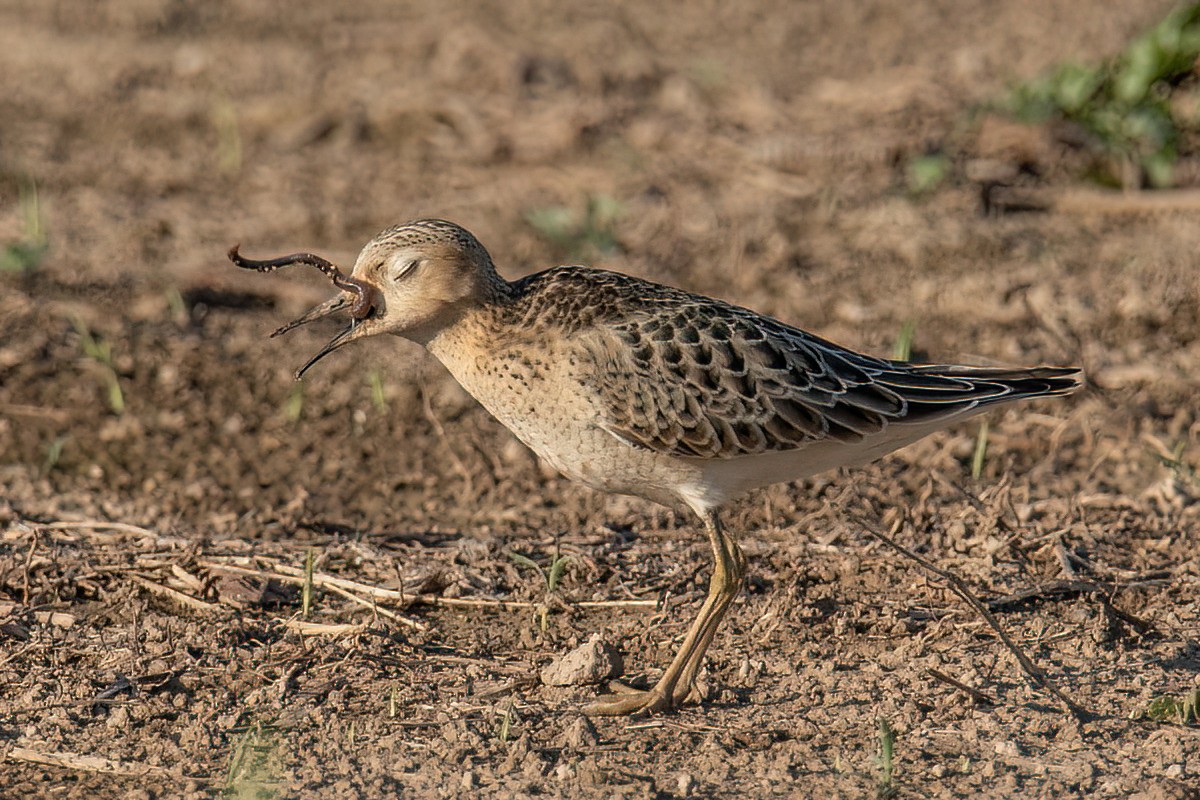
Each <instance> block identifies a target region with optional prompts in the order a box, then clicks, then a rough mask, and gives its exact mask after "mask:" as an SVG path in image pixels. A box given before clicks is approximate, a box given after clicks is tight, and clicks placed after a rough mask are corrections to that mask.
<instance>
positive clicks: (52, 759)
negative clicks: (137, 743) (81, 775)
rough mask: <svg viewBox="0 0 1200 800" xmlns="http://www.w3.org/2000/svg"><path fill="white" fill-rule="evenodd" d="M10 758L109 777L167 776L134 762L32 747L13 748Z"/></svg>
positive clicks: (156, 768) (149, 766)
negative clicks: (44, 750) (97, 773)
mask: <svg viewBox="0 0 1200 800" xmlns="http://www.w3.org/2000/svg"><path fill="white" fill-rule="evenodd" d="M8 757H9V758H10V759H11V760H13V761H24V762H26V763H29V764H45V765H47V766H51V767H65V768H66V769H75V770H80V771H82V772H102V773H105V774H107V775H129V776H134V777H139V776H144V775H167V774H169V773H168V772H167V770H165V769H163V768H162V767H156V766H154V765H152V764H140V763H137V762H132V761H117V760H115V759H111V758H104V757H102V756H82V755H79V754H78V753H68V752H65V751H61V750H60V751H58V752H50V753H47V752H42V751H40V750H34V749H33V748H30V747H20V746H17V747H13V748H12V749H10V750H9V751H8Z"/></svg>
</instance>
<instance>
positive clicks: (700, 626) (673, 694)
mask: <svg viewBox="0 0 1200 800" xmlns="http://www.w3.org/2000/svg"><path fill="white" fill-rule="evenodd" d="M704 527H705V529H706V530H707V532H708V539H709V542H710V543H711V544H712V549H713V559H714V562H715V563H714V565H713V574H712V578H711V579H710V580H709V582H708V596H707V597H705V598H704V604H703V605H702V606H700V613H699V614H697V616H696V620H695V621H694V622H693V623H692V626H691V627H690V628H689V629H688V632H687V635H686V636H685V637H684V639H683V644H682V645H680V647H679V652H678V653H676V654H675V658H674V659H673V660H672V661H671V665H670V666H669V667H667V671H666V672H664V673H663V675H662V677H661V678H659V679H658V683H656V684H655V685H654V688H652V689H650V690H648V691H644V692H629V693H625V694H618V695H609V696H607V697H603V698H600V699H599V700H597V701H595V702H593V703H589V704H588V705H587V706H585V707H584V711H586V712H587V713H589V714H601V715H609V716H616V715H620V714H652V713H654V712H656V711H665V710H667V709H669V708H672V707H674V706H676V705H679V704H680V703H682V702H684V701H685V700H687V701H698V700H700V699H701V698H700V697H699V696H698V693H697V691H696V674H697V673H698V672H699V671H700V664H701V662H702V661H703V660H704V653H705V651H706V650H708V646H709V644H711V643H712V639H713V636H714V635H715V634H716V632H717V627H718V626H719V625H720V624H721V619H722V618H723V617H724V616H725V612H726V611H728V610H729V605H730V603H732V602H733V600H734V598H735V597H737V595H738V592H739V591H740V590H741V588H742V580H743V578H745V576H746V559H745V557H744V556H743V555H742V550H741V548H740V547H738V544H737V542H735V541H734V540H733V538H732V537H730V536H729V535H728V534H727V533H725V530H724V529H723V528H722V527H721V523H720V520H719V519H718V518H717V515H716V512H713V511H709V512H707V513H706V514H705V515H704Z"/></svg>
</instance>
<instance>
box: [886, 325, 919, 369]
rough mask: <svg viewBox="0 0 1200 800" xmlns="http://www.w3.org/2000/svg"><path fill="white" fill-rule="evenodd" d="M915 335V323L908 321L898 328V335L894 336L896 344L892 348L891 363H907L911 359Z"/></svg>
mask: <svg viewBox="0 0 1200 800" xmlns="http://www.w3.org/2000/svg"><path fill="white" fill-rule="evenodd" d="M916 334H917V321H916V320H915V319H910V320H908V321H907V322H905V323H904V324H903V325H901V326H900V333H899V335H898V336H896V344H895V345H894V346H893V347H892V360H893V361H908V360H909V359H910V358H912V346H913V338H914V337H915V336H916Z"/></svg>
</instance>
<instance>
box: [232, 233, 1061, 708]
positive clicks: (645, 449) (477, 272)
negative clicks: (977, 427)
mask: <svg viewBox="0 0 1200 800" xmlns="http://www.w3.org/2000/svg"><path fill="white" fill-rule="evenodd" d="M230 258H231V259H233V261H234V262H235V263H237V264H238V265H239V266H243V267H247V268H253V269H258V270H260V271H270V270H273V269H276V268H278V267H281V266H286V265H288V264H292V263H303V264H309V265H311V266H316V267H317V268H319V269H321V270H322V271H324V272H325V273H326V274H327V275H329V276H330V277H331V278H333V279H334V283H335V284H336V285H337V287H338V288H339V289H340V290H341V291H340V293H339V294H338V295H337V296H335V297H334V298H333V299H331V300H329V301H328V302H326V303H324V304H322V305H320V306H318V307H317V308H314V309H313V310H312V311H310V312H309V313H307V314H305V315H304V316H303V317H301V318H300V319H298V320H296V321H295V322H293V323H291V324H290V325H287V326H285V327H284V328H281V329H280V330H279V331H277V333H281V332H283V331H286V330H290V329H291V328H293V327H295V326H296V325H299V324H303V323H305V322H310V321H312V320H315V319H320V318H322V317H327V316H330V315H333V314H337V313H339V312H343V311H344V312H347V313H348V314H349V316H350V324H349V326H348V327H347V328H345V329H344V330H343V331H342V332H341V333H339V334H337V336H335V337H334V338H333V339H332V340H331V341H330V342H329V344H328V345H326V346H325V347H324V348H323V349H322V350H321V351H320V352H319V353H318V354H317V355H316V356H314V357H313V358H312V359H311V360H310V361H309V362H308V363H307V364H306V365H305V366H304V367H303V368H302V369H301V370H300V372H299V373H297V376H298V377H299V375H301V374H303V372H304V371H305V370H307V369H308V368H309V367H311V366H312V365H313V364H314V363H316V361H317V360H318V359H320V358H322V357H324V356H325V355H327V354H329V353H331V352H333V351H334V350H336V349H338V348H341V347H343V346H345V345H348V344H350V343H351V342H354V341H357V340H359V339H363V338H366V337H368V336H375V335H377V334H384V333H388V334H395V335H397V336H401V337H404V338H406V339H410V340H412V341H414V342H417V343H419V344H421V345H424V346H425V348H426V349H428V350H429V352H430V353H432V354H433V355H434V356H436V357H437V358H438V360H440V361H441V362H442V364H444V365H445V366H446V368H447V369H448V370H449V371H450V373H451V374H452V375H453V376H454V377H455V378H456V379H457V380H458V382H459V383H460V384H462V386H463V388H465V389H466V390H467V391H468V392H469V393H470V394H471V395H473V396H474V397H475V398H476V399H477V400H478V401H479V402H480V404H482V405H483V407H484V408H486V409H487V410H488V411H489V412H491V413H492V415H493V416H495V417H496V419H498V420H499V421H500V422H501V423H503V424H504V425H505V426H506V427H508V429H509V430H511V431H512V432H513V433H514V434H515V435H516V436H517V437H518V438H519V439H520V440H521V441H523V442H524V443H525V444H527V445H528V446H529V447H530V448H531V449H532V450H533V451H534V452H536V453H537V454H538V455H539V456H541V457H542V458H543V459H545V460H546V461H547V462H549V463H550V464H551V465H553V466H554V467H555V468H556V469H558V470H559V471H561V472H562V473H563V474H565V475H567V476H569V477H571V478H573V479H575V480H577V481H581V482H582V483H585V484H587V485H588V486H591V487H594V488H596V489H600V490H603V491H606V492H618V493H624V494H632V495H638V496H641V497H644V498H647V499H649V500H653V501H656V502H659V503H663V504H666V505H669V506H679V505H683V506H687V507H688V508H690V509H691V510H692V511H694V512H695V514H696V515H697V516H698V517H699V518H700V520H701V521H702V522H703V524H704V527H705V529H706V530H707V532H708V538H709V541H710V543H711V545H712V551H713V557H714V560H715V568H714V570H713V574H712V578H711V581H710V583H709V588H708V596H707V597H706V598H705V600H704V603H703V605H702V606H701V607H700V611H699V614H698V615H697V617H696V619H695V621H694V622H693V623H692V625H691V627H690V628H689V629H688V631H687V634H686V636H685V637H684V640H683V643H682V645H681V646H680V648H679V651H678V653H677V655H676V656H675V658H674V659H673V660H672V662H671V664H670V665H669V666H668V667H667V669H666V671H665V672H664V673H663V675H662V677H661V678H660V679H659V680H658V682H657V683H656V684H655V685H654V686H653V688H651V689H649V690H646V691H630V692H629V693H621V694H617V695H611V696H607V697H603V698H600V699H599V700H597V701H596V702H593V703H591V704H589V705H588V706H587V707H586V709H585V710H587V711H589V712H591V713H598V714H629V713H653V712H657V711H662V710H665V709H669V708H672V707H675V706H678V705H679V704H681V703H683V702H694V701H699V700H701V699H703V698H701V697H699V696H698V690H697V684H696V677H697V673H698V672H699V669H700V665H701V662H702V660H703V658H704V653H705V651H706V650H707V649H708V646H709V644H710V643H711V642H712V639H713V635H714V634H715V633H716V630H717V627H718V625H719V624H720V622H721V619H722V617H723V616H724V615H725V612H726V611H727V610H728V609H729V605H730V603H731V602H732V601H733V600H734V598H735V597H736V596H737V594H738V592H739V590H740V588H741V586H742V582H743V579H744V577H745V574H746V562H745V558H744V557H743V555H742V551H741V548H740V547H739V546H738V544H737V542H736V541H735V539H734V538H733V536H731V535H730V534H729V533H728V532H727V531H725V529H724V528H723V527H722V525H721V522H720V520H719V518H718V511H719V509H720V508H721V506H722V505H724V504H725V503H727V502H728V501H729V500H731V499H732V498H734V497H736V496H738V495H740V494H742V493H743V492H746V491H748V490H750V489H755V488H758V487H762V486H766V485H769V484H773V483H779V482H783V481H792V480H796V479H799V478H804V477H807V476H809V475H813V474H815V473H818V472H823V471H825V470H830V469H833V468H835V467H841V466H849V465H854V464H862V463H865V462H867V461H870V460H872V459H875V458H878V457H879V456H882V455H884V454H885V453H889V452H891V451H893V450H895V449H897V448H899V447H903V446H904V445H906V444H909V443H911V442H914V441H916V440H917V439H920V438H921V437H923V436H925V435H926V434H929V433H931V432H933V431H936V430H938V429H939V428H943V427H945V426H946V425H949V424H950V423H952V422H956V421H959V420H962V419H965V418H967V417H969V416H971V415H972V414H976V413H978V412H981V411H983V410H984V409H985V408H988V407H991V406H994V405H999V404H1001V403H1008V402H1012V401H1015V400H1022V399H1025V398H1032V397H1046V396H1051V395H1062V394H1067V393H1068V392H1071V391H1072V390H1074V389H1075V388H1077V387H1078V385H1079V371H1078V370H1077V369H1074V368H1070V367H1036V368H1033V369H997V368H990V367H988V368H984V367H968V366H946V365H928V364H910V363H903V362H897V361H889V360H886V359H881V358H875V357H872V356H867V355H862V354H860V353H856V352H854V351H852V350H848V349H846V348H844V347H841V346H839V345H836V344H834V343H832V342H829V341H826V340H824V339H821V338H819V337H817V336H814V335H813V334H811V333H807V332H805V331H803V330H800V329H799V328H795V327H792V326H790V325H786V324H784V323H782V322H779V321H778V320H775V319H772V318H771V317H767V316H764V315H762V314H757V313H755V312H753V311H750V310H748V309H745V308H739V307H737V306H734V305H730V304H728V303H725V302H722V301H720V300H714V299H711V298H708V297H703V296H700V295H695V294H690V293H688V292H684V291H681V290H679V289H672V288H669V287H667V286H662V285H659V284H655V283H650V282H648V281H644V280H639V279H638V278H633V277H629V276H627V275H622V274H619V273H616V272H607V271H603V270H598V269H589V268H584V267H556V268H554V269H549V270H546V271H545V272H539V273H537V274H535V275H530V276H528V277H526V278H522V279H520V280H517V281H512V282H510V281H507V280H505V279H504V278H502V277H501V276H500V275H499V274H498V273H497V272H496V269H495V266H494V265H493V263H492V259H491V257H490V256H489V255H488V252H487V250H485V249H484V247H483V246H482V245H481V244H480V243H479V241H478V240H477V239H476V238H475V237H474V236H473V235H471V233H469V232H468V231H466V230H464V229H463V228H461V227H459V226H458V225H455V224H454V223H451V222H445V221H442V220H431V219H426V220H417V221H415V222H408V223H405V224H403V225H397V226H395V227H392V228H388V229H387V230H385V231H383V232H382V233H380V234H379V235H378V236H376V237H375V238H374V239H372V240H371V241H370V242H369V243H368V244H367V245H366V247H364V248H363V250H362V252H361V253H360V254H359V256H358V260H357V262H356V263H355V265H354V270H353V274H352V275H351V276H350V277H347V276H345V275H343V274H342V273H341V272H340V271H339V270H338V269H337V268H336V267H334V266H333V265H332V264H331V263H330V262H328V261H325V260H324V259H322V258H320V257H317V256H313V255H310V254H297V255H295V256H285V257H283V258H279V259H273V260H270V261H251V260H248V259H244V258H242V257H241V256H239V255H238V254H237V248H234V250H233V251H231V252H230Z"/></svg>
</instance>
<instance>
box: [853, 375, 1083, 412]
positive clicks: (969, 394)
mask: <svg viewBox="0 0 1200 800" xmlns="http://www.w3.org/2000/svg"><path fill="white" fill-rule="evenodd" d="M897 367H898V368H897V369H896V370H895V371H894V372H893V371H888V372H885V373H883V374H882V375H880V376H879V377H878V378H876V380H877V381H878V382H879V383H881V384H884V385H886V386H888V387H889V388H891V389H892V390H893V391H895V392H896V393H897V394H898V395H900V397H902V398H903V399H904V400H905V402H907V404H908V408H907V411H906V413H905V415H904V419H903V422H906V423H907V422H929V421H932V420H935V419H939V418H948V417H955V416H958V415H960V414H962V413H963V412H966V411H971V410H973V409H981V408H983V407H985V406H990V405H995V404H1000V403H1009V402H1013V401H1015V400H1024V399H1028V398H1034V397H1056V396H1059V395H1065V394H1070V393H1071V392H1073V391H1075V390H1076V389H1078V388H1079V387H1080V385H1081V384H1082V374H1081V372H1080V370H1079V369H1078V368H1076V367H1033V368H1030V369H1004V368H995V367H965V366H957V365H944V364H918V365H907V364H905V365H900V364H897Z"/></svg>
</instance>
